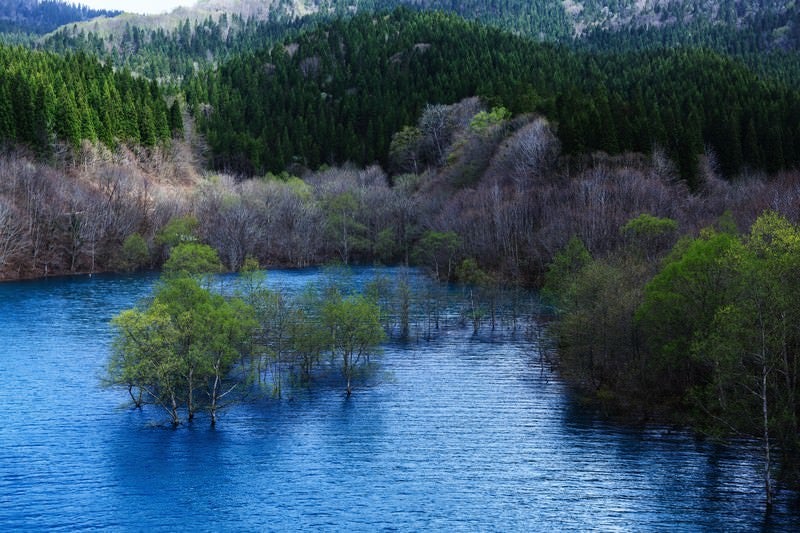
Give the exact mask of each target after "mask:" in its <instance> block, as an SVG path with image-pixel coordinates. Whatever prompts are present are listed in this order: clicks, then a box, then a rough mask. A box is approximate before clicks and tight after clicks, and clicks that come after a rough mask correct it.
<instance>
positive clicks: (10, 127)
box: [0, 46, 182, 153]
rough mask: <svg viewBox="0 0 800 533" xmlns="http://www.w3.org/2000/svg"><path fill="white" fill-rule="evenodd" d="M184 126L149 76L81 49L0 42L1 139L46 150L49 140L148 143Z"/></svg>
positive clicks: (152, 143)
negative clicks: (46, 49) (58, 50)
mask: <svg viewBox="0 0 800 533" xmlns="http://www.w3.org/2000/svg"><path fill="white" fill-rule="evenodd" d="M181 128H182V120H181V116H180V113H178V112H176V111H175V110H173V112H172V113H170V109H169V108H168V106H167V102H166V100H165V99H164V97H163V94H162V91H161V89H160V88H159V86H158V84H157V83H155V82H154V81H147V80H146V79H144V78H140V77H139V78H135V77H133V76H132V75H131V74H130V73H129V72H114V71H113V69H112V68H111V67H110V66H107V65H106V66H104V65H102V64H101V63H100V62H99V61H98V60H97V59H96V58H94V57H91V56H87V55H85V54H80V53H79V54H69V55H64V56H62V55H56V54H50V53H43V52H35V51H30V50H27V49H25V48H22V47H9V46H0V139H2V141H3V142H5V143H21V144H24V145H27V146H29V147H30V148H32V149H34V150H35V151H37V152H40V153H45V152H47V151H48V150H49V149H50V148H51V145H52V143H53V142H54V141H56V140H59V141H63V142H66V143H68V144H70V145H72V146H73V147H78V146H79V145H80V144H81V141H82V140H88V141H91V142H97V141H99V142H101V143H103V144H105V145H107V146H109V147H113V146H114V145H116V144H117V143H119V142H126V143H132V144H142V145H145V146H153V145H155V144H157V143H158V142H161V141H163V140H166V139H169V138H171V136H172V132H173V131H174V130H179V129H181Z"/></svg>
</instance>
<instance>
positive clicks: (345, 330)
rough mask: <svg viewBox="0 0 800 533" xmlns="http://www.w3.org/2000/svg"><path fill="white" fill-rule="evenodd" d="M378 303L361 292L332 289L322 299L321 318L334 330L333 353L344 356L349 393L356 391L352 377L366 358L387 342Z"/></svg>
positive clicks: (332, 339) (343, 372)
mask: <svg viewBox="0 0 800 533" xmlns="http://www.w3.org/2000/svg"><path fill="white" fill-rule="evenodd" d="M379 316H380V309H379V308H378V305H377V303H375V302H372V301H370V300H369V299H367V298H365V297H364V296H361V295H353V296H348V297H342V296H341V295H340V294H339V293H338V292H330V293H329V294H328V296H327V297H326V299H325V300H324V301H323V302H322V308H321V319H322V323H323V324H324V326H325V327H326V328H327V329H328V331H330V347H331V352H332V354H333V355H334V356H335V357H336V358H338V359H340V361H341V364H342V375H343V376H344V377H345V379H346V380H347V396H350V394H351V393H352V384H351V381H352V378H353V376H354V375H355V372H356V370H357V368H358V365H359V364H360V363H361V362H363V361H369V357H370V354H371V353H373V352H374V351H375V349H376V347H377V346H378V345H379V344H380V343H381V342H383V340H384V339H385V337H386V335H385V333H384V331H383V327H382V326H381V323H380V320H379V318H378V317H379Z"/></svg>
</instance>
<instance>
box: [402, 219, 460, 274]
mask: <svg viewBox="0 0 800 533" xmlns="http://www.w3.org/2000/svg"><path fill="white" fill-rule="evenodd" d="M460 249H461V238H460V237H459V236H458V234H457V233H455V232H452V231H447V232H440V231H433V230H431V231H427V232H426V233H425V234H424V235H423V236H422V238H420V240H419V241H418V242H417V244H416V246H415V247H414V251H413V252H412V257H413V259H414V261H415V262H416V263H417V264H419V265H425V266H427V267H429V268H430V269H431V270H432V272H433V274H434V276H435V277H436V279H438V280H449V279H450V278H451V277H452V275H453V269H454V267H455V261H456V257H457V254H458V252H459V250H460Z"/></svg>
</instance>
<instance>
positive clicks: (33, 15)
mask: <svg viewBox="0 0 800 533" xmlns="http://www.w3.org/2000/svg"><path fill="white" fill-rule="evenodd" d="M119 13H120V12H119V11H108V10H98V9H90V8H88V7H86V6H84V5H81V4H78V3H66V2H61V1H59V0H0V32H4V33H7V32H17V33H35V34H43V33H47V32H50V31H53V30H54V29H56V28H58V27H59V26H63V25H64V24H70V23H72V22H79V21H85V20H89V19H92V18H95V17H100V16H106V17H113V16H115V15H118V14H119Z"/></svg>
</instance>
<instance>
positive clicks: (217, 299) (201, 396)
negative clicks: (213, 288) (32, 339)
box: [108, 277, 255, 425]
mask: <svg viewBox="0 0 800 533" xmlns="http://www.w3.org/2000/svg"><path fill="white" fill-rule="evenodd" d="M112 323H113V325H114V327H115V330H116V335H115V340H114V345H113V352H112V357H111V361H110V363H109V377H108V381H109V383H110V384H113V385H122V386H125V387H127V388H128V390H129V391H130V392H131V396H132V397H133V398H134V399H135V400H136V401H137V405H141V404H142V403H144V402H145V401H149V402H151V403H154V404H156V405H158V406H160V407H162V408H163V409H164V410H165V411H166V412H167V414H168V415H169V418H170V421H171V422H172V424H173V425H178V424H180V422H181V418H180V412H181V410H182V409H183V408H185V410H186V413H187V417H188V419H189V420H190V421H191V420H192V419H193V418H194V416H195V413H196V412H197V411H198V410H199V409H206V410H207V411H208V412H209V416H210V420H211V424H212V425H214V424H215V423H216V420H217V414H218V411H219V409H220V408H221V406H222V400H223V399H224V398H226V396H228V395H229V394H230V393H231V392H232V391H233V390H234V389H235V387H236V386H238V385H239V383H240V381H238V380H231V379H229V378H230V373H231V371H232V370H233V367H234V364H235V362H236V361H237V360H239V359H240V358H242V357H244V356H245V354H246V350H247V348H248V346H249V339H250V337H251V335H252V332H253V330H254V328H255V315H254V311H253V308H252V307H250V306H248V305H247V304H245V303H244V302H243V301H242V300H241V299H238V298H234V299H226V298H224V297H223V296H221V295H218V294H213V293H211V292H210V291H208V290H207V289H204V288H203V287H201V286H200V285H199V283H198V282H197V281H196V280H194V279H192V278H188V277H173V278H167V279H166V280H165V281H164V282H163V283H162V284H161V285H160V287H159V288H158V289H157V291H156V294H155V296H154V297H153V300H152V302H151V303H150V304H148V305H146V306H144V307H143V308H137V309H130V310H127V311H123V312H122V313H120V314H119V315H118V316H116V317H115V318H114V320H113V322H112ZM134 389H135V390H137V391H139V394H138V396H137V395H135V394H134V392H133V391H134Z"/></svg>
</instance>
